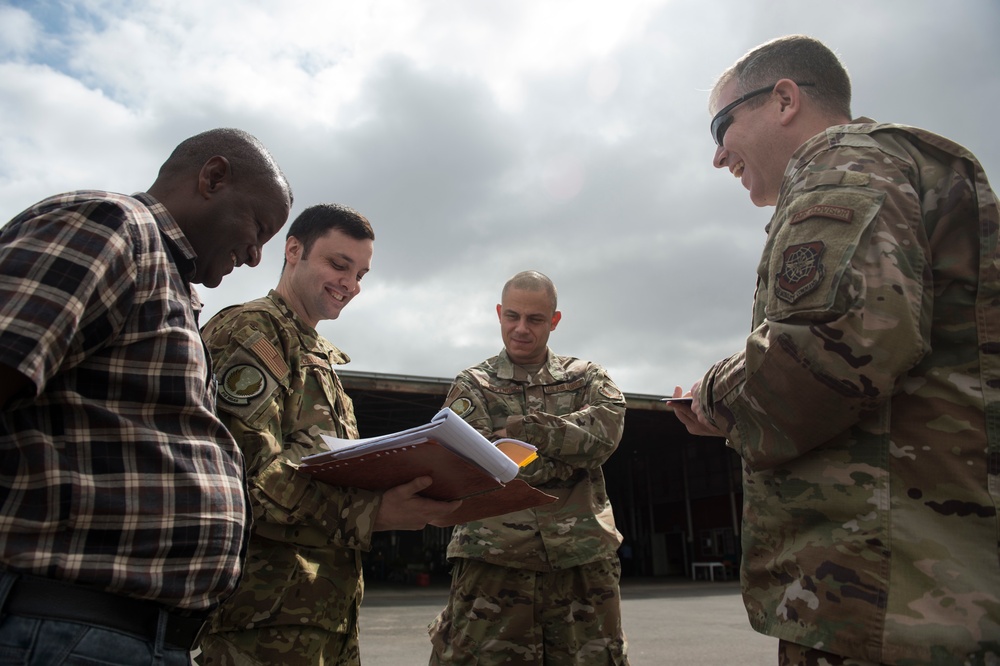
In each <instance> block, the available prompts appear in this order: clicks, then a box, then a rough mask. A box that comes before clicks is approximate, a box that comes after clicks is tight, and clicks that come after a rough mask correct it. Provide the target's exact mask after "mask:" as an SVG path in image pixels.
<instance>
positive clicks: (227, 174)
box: [198, 155, 233, 199]
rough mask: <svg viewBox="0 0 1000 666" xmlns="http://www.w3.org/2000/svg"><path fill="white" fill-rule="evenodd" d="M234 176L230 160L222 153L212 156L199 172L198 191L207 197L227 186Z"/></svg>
mask: <svg viewBox="0 0 1000 666" xmlns="http://www.w3.org/2000/svg"><path fill="white" fill-rule="evenodd" d="M232 177H233V171H232V168H231V167H230V166H229V160H227V159H226V158H225V157H223V156H222V155H215V156H213V157H210V158H208V161H207V162H205V163H204V164H203V165H201V171H199V172H198V193H199V194H201V196H203V197H205V198H206V199H207V198H209V197H210V196H212V195H213V194H215V193H216V192H218V191H219V190H220V189H222V188H223V187H225V186H226V185H227V184H228V183H229V181H230V180H232Z"/></svg>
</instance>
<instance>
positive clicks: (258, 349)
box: [250, 337, 288, 378]
mask: <svg viewBox="0 0 1000 666" xmlns="http://www.w3.org/2000/svg"><path fill="white" fill-rule="evenodd" d="M250 349H252V350H253V351H254V353H255V354H257V356H258V358H260V360H261V361H262V362H263V363H264V365H265V366H266V367H267V369H268V370H270V371H271V374H272V375H274V376H275V377H278V378H284V376H285V375H287V374H288V366H287V365H286V364H285V359H283V358H281V354H279V353H278V350H277V349H275V348H274V345H272V344H271V343H270V342H268V341H267V339H265V338H263V337H262V338H259V339H257V340H255V341H254V342H253V344H251V345H250Z"/></svg>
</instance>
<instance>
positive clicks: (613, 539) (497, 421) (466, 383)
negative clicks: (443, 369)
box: [445, 351, 625, 571]
mask: <svg viewBox="0 0 1000 666" xmlns="http://www.w3.org/2000/svg"><path fill="white" fill-rule="evenodd" d="M445 405H446V406H451V407H453V408H455V409H456V411H458V413H459V414H460V415H462V418H464V419H465V420H466V421H467V422H468V423H469V424H470V425H472V427H473V428H475V429H476V430H478V431H479V432H480V433H482V434H483V436H485V437H486V438H487V439H490V440H495V439H498V435H497V432H498V431H501V430H502V431H505V432H506V436H507V437H512V438H514V439H520V440H522V441H525V442H528V443H529V444H532V445H534V446H536V447H538V458H537V459H536V460H535V461H534V462H532V463H530V464H528V465H527V466H526V467H524V468H523V469H522V470H521V472H520V473H519V474H518V478H519V479H523V480H524V481H526V482H527V483H530V484H531V485H532V486H535V487H536V488H541V489H542V490H544V491H545V492H547V493H549V494H550V495H555V496H556V497H558V498H559V500H558V501H557V502H553V503H551V504H546V505H545V506H541V507H538V508H535V509H525V510H524V511H515V512H514V513H508V514H506V515H503V516H497V517H495V518H487V519H485V520H477V521H474V522H471V523H466V524H464V525H459V526H457V527H456V528H455V530H454V532H453V533H452V539H451V543H449V544H448V557H468V558H471V559H475V560H483V561H484V562H491V563H493V564H499V565H502V566H506V567H512V568H519V569H533V570H535V571H551V570H553V569H566V568H568V567H575V566H577V565H580V564H586V563H587V562H594V561H597V560H600V559H605V558H614V557H617V556H616V554H615V553H616V551H617V549H618V545H619V544H620V543H621V534H619V533H618V530H617V529H615V518H614V514H613V513H612V511H611V502H610V501H609V500H608V494H607V491H606V490H605V488H604V472H603V471H602V470H601V465H603V464H604V461H605V460H607V459H608V458H609V457H611V454H612V453H614V451H615V449H616V448H617V447H618V441H619V440H620V439H621V436H622V430H623V428H624V425H625V398H624V396H622V393H621V391H619V390H618V387H617V386H615V384H614V382H612V381H611V378H610V377H608V375H607V373H606V372H605V371H604V369H603V368H601V367H600V366H599V365H597V364H595V363H590V362H588V361H582V360H580V359H576V358H571V357H568V356H557V355H555V354H553V353H552V352H551V351H550V352H549V355H548V362H547V363H546V365H545V366H543V367H542V368H541V369H539V371H538V372H537V373H535V375H534V376H531V375H529V374H528V373H527V371H525V370H524V368H521V367H520V366H516V365H514V364H513V363H512V362H511V361H510V359H509V358H508V357H507V352H506V351H502V352H501V353H500V355H499V356H494V357H493V358H490V359H488V360H487V361H485V362H483V363H481V364H479V365H477V366H475V367H473V368H469V369H468V370H465V371H463V372H462V373H461V374H459V376H458V378H457V379H456V380H455V382H454V384H452V387H451V391H450V393H449V394H448V398H447V399H446V400H445Z"/></svg>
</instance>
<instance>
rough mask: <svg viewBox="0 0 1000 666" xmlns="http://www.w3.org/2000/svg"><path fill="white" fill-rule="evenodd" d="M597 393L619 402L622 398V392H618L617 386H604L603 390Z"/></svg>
mask: <svg viewBox="0 0 1000 666" xmlns="http://www.w3.org/2000/svg"><path fill="white" fill-rule="evenodd" d="M597 391H598V393H600V394H601V395H603V396H604V397H605V398H610V399H611V400H618V399H619V398H621V397H622V392H621V391H619V390H618V387H617V386H614V385H612V384H602V385H601V388H599V389H597Z"/></svg>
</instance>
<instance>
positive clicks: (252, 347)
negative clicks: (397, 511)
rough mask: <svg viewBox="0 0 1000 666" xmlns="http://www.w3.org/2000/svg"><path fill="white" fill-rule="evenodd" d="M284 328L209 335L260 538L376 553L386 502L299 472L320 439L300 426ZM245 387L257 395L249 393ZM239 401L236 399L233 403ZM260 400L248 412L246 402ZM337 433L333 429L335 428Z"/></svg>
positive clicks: (221, 326) (261, 326)
mask: <svg viewBox="0 0 1000 666" xmlns="http://www.w3.org/2000/svg"><path fill="white" fill-rule="evenodd" d="M279 330H280V327H279V326H277V325H276V324H275V322H274V321H273V320H271V319H270V317H269V316H266V315H263V314H262V313H253V315H252V316H251V315H244V316H236V317H232V316H229V317H226V316H223V317H222V319H220V320H216V319H213V321H212V322H209V324H208V325H207V326H206V327H205V337H206V341H207V343H208V345H209V348H210V351H211V353H212V358H213V362H214V363H215V366H216V373H217V376H218V378H219V384H220V400H219V409H220V412H221V417H222V420H223V422H224V423H225V424H226V427H227V428H229V430H230V431H231V432H232V433H233V436H234V437H235V438H236V441H237V442H238V443H239V445H240V447H241V448H242V450H243V453H244V456H245V458H246V461H247V462H246V464H247V484H248V486H249V489H250V494H251V497H252V498H253V500H254V502H253V510H254V519H255V521H257V522H258V525H257V526H256V528H255V529H257V531H258V533H262V534H267V535H269V536H271V537H272V538H279V539H284V540H288V541H293V542H297V543H301V544H302V545H307V546H322V545H334V546H337V547H341V548H360V549H363V550H367V549H368V548H369V547H370V546H371V538H372V532H373V528H374V524H375V516H376V514H377V513H378V508H379V505H380V503H381V495H380V494H378V493H374V492H371V491H367V490H362V489H359V488H342V487H337V486H331V485H328V484H326V483H323V482H321V481H317V480H316V479H314V478H313V477H311V476H308V475H305V474H301V473H299V472H298V471H297V470H296V469H295V465H296V464H297V463H298V462H299V458H301V455H302V454H303V453H309V452H311V451H302V450H301V449H300V448H299V443H300V442H303V441H313V440H315V439H317V438H318V436H319V434H320V433H319V431H318V430H316V431H314V429H313V428H311V427H308V426H306V425H304V424H301V423H298V422H297V419H296V414H297V413H298V412H299V410H298V403H300V402H301V401H300V398H301V396H296V394H295V391H296V389H297V388H300V387H298V386H296V381H295V379H294V378H293V376H292V375H293V372H294V368H296V367H298V366H297V364H294V363H291V362H290V361H291V359H289V358H288V343H287V341H283V340H282V339H281V336H280V333H279ZM265 343H266V344H265ZM241 386H248V387H250V388H244V389H242V391H243V393H242V394H241V393H240V390H241V389H240V387H241ZM227 393H231V394H232V395H228V396H227ZM251 393H252V394H253V395H252V397H249V398H246V403H245V404H241V399H242V396H246V395H249V394H251ZM329 430H332V428H329Z"/></svg>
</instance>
